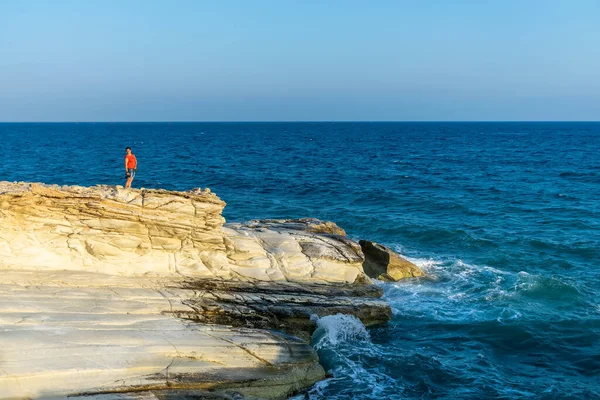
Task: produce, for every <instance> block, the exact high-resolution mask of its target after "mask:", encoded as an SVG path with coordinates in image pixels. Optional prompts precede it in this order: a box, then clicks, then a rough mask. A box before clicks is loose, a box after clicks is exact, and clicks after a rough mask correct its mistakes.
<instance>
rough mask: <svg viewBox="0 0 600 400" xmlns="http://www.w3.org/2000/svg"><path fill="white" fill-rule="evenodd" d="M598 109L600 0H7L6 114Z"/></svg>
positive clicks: (2, 72) (452, 113) (591, 116)
mask: <svg viewBox="0 0 600 400" xmlns="http://www.w3.org/2000/svg"><path fill="white" fill-rule="evenodd" d="M380 120H381V121H454V120H461V121H487V120H494V121H503V120H510V121H527V120H534V121H541V120H550V121H552V120H563V121H570V120H596V121H597V120H600V1H599V0H572V1H566V0H518V1H517V0H502V1H491V0H490V1H488V0H471V1H467V0H453V1H447V0H438V1H430V0H422V1H404V0H389V1H388V0H364V1H354V0H295V1H294V0H272V1H267V0H251V1H250V0H238V1H234V0H214V1H208V0H207V1H204V0H192V1H186V0H177V1H166V0H163V1H153V0H139V1H138V0H123V1H120V0H112V1H111V0H86V1H79V0H73V1H64V0H52V1H46V0H43V1H34V0H16V1H13V0H0V121H8V122H10V121H27V122H29V121H49V122H53V121H380Z"/></svg>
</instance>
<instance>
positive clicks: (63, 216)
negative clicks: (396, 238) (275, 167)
mask: <svg viewBox="0 0 600 400" xmlns="http://www.w3.org/2000/svg"><path fill="white" fill-rule="evenodd" d="M224 206H225V203H224V202H223V201H221V200H220V199H219V198H218V197H217V196H216V195H214V194H212V193H211V192H210V191H208V190H204V191H201V190H194V191H190V192H170V191H164V190H135V189H134V190H124V189H122V188H120V187H116V188H115V187H108V186H98V187H91V188H87V187H70V186H65V187H60V186H50V185H42V184H29V183H6V182H3V183H0V343H1V346H0V399H6V398H15V397H16V398H20V397H31V398H38V397H52V396H55V397H56V396H59V397H60V396H67V395H69V396H71V395H73V396H83V395H87V394H95V395H100V394H102V393H121V394H120V395H119V396H125V397H123V398H137V397H139V396H137V395H135V393H150V394H151V395H152V396H153V397H152V398H154V397H156V398H163V397H165V396H167V394H168V393H181V394H182V395H186V396H187V395H189V396H191V397H194V396H196V397H197V396H199V395H200V393H208V392H207V391H209V392H210V393H211V394H210V395H211V396H216V398H227V397H228V396H229V397H231V398H237V397H239V396H245V397H247V398H254V397H258V398H268V399H279V398H286V397H287V396H288V395H290V394H292V393H295V392H297V391H299V390H302V389H305V388H307V387H309V386H310V385H312V384H313V383H314V382H316V381H318V380H319V379H322V378H323V377H324V371H323V368H322V367H321V366H320V365H319V363H318V357H317V356H316V353H315V352H314V350H313V349H312V348H311V347H310V346H309V345H308V344H307V342H306V341H308V340H309V338H310V335H311V333H312V331H313V330H314V328H315V322H314V317H315V316H316V317H319V316H325V315H331V314H336V313H344V314H352V315H355V316H357V317H358V318H360V319H361V320H362V321H363V323H365V324H366V325H372V324H377V323H382V322H385V321H387V320H388V319H389V317H390V308H389V306H388V305H387V304H386V303H385V302H384V301H382V300H381V299H380V298H379V297H380V296H381V291H380V289H378V288H376V287H375V286H373V285H371V284H370V280H369V278H368V277H367V276H366V275H365V274H364V272H363V263H364V261H365V259H364V256H363V252H362V249H361V247H360V246H359V245H358V244H357V243H356V242H354V241H352V240H349V239H348V238H346V237H345V235H344V232H343V230H341V229H340V228H339V227H337V225H335V224H333V223H329V222H321V221H318V220H313V219H304V220H293V221H290V220H264V221H250V222H248V223H238V224H225V220H224V219H223V217H222V215H221V212H222V210H223V207H224ZM274 330H276V331H274ZM281 331H284V332H287V333H289V334H292V335H294V336H290V335H287V334H286V333H283V332H281ZM295 336H299V337H301V338H303V339H305V340H306V341H302V340H300V339H298V338H296V337H295ZM125 393H129V394H130V395H129V394H128V395H126V394H125ZM127 396H130V397H127ZM131 396H133V397H131ZM161 396H162V397H161ZM232 396H233V397H232ZM165 398H166V397H165Z"/></svg>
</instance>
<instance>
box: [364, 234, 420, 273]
mask: <svg viewBox="0 0 600 400" xmlns="http://www.w3.org/2000/svg"><path fill="white" fill-rule="evenodd" d="M358 243H359V244H360V247H361V248H362V251H363V254H364V255H365V261H364V263H363V269H364V271H365V274H367V275H368V276H369V277H371V278H374V279H380V280H384V281H398V280H400V279H405V278H415V277H418V276H425V273H424V272H423V271H422V270H421V269H420V268H419V267H417V266H416V265H415V264H413V263H411V262H410V261H408V260H407V259H405V258H404V257H401V256H400V255H398V254H397V253H395V252H394V251H392V250H390V249H388V248H387V247H385V246H382V245H380V244H378V243H375V242H370V241H368V240H360V241H359V242H358Z"/></svg>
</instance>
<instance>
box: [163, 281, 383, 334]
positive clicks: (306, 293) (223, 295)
mask: <svg viewBox="0 0 600 400" xmlns="http://www.w3.org/2000/svg"><path fill="white" fill-rule="evenodd" d="M180 288H184V289H192V290H193V293H195V296H194V297H192V298H189V299H188V300H186V301H185V303H186V304H187V305H188V306H190V307H191V308H192V309H194V310H196V312H192V313H190V312H182V311H176V312H174V313H175V314H177V316H178V317H180V318H185V319H190V320H194V321H197V322H202V323H210V324H224V325H231V326H235V327H246V328H260V329H276V330H281V331H284V332H287V333H289V334H292V335H296V336H298V337H300V338H302V339H305V340H306V341H308V342H310V338H311V336H312V333H313V332H314V330H315V329H316V322H315V321H314V319H313V318H311V317H312V316H313V315H318V316H319V317H323V316H327V315H335V314H338V313H341V314H349V315H354V316H355V317H357V318H358V319H360V320H361V321H362V323H363V324H365V325H366V326H370V325H376V324H381V323H385V322H387V321H388V320H389V319H390V317H391V309H390V307H389V305H388V304H387V303H386V302H385V301H383V300H381V299H379V297H381V295H382V294H383V290H382V289H381V288H378V287H377V286H374V285H319V284H310V283H307V284H298V283H289V282H285V283H284V282H282V283H272V282H271V283H269V282H231V281H215V280H194V281H187V282H185V283H184V285H183V286H182V287H180Z"/></svg>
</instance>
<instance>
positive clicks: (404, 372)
mask: <svg viewBox="0 0 600 400" xmlns="http://www.w3.org/2000/svg"><path fill="white" fill-rule="evenodd" d="M125 146H131V147H132V148H133V151H134V153H135V154H136V156H137V158H138V160H139V169H138V175H137V176H136V180H135V181H134V186H137V187H140V186H142V187H147V188H157V187H162V188H168V189H178V190H187V189H190V188H194V187H210V188H211V189H212V190H213V191H214V192H216V193H217V194H218V195H219V196H220V197H221V198H222V199H223V200H225V201H226V202H227V204H228V205H227V207H226V209H225V217H226V219H227V220H228V221H238V220H247V219H253V218H297V217H316V218H321V219H325V220H333V221H335V222H337V223H338V224H339V225H340V226H342V227H343V228H344V229H346V231H347V232H348V234H349V236H351V237H353V238H356V239H358V238H366V239H370V240H375V241H378V242H380V243H382V244H385V245H387V246H390V247H392V248H394V249H395V250H397V251H399V252H400V253H402V254H404V255H405V256H407V257H409V258H410V259H412V260H413V261H414V262H415V263H417V264H419V265H420V266H422V267H423V268H424V269H425V270H426V271H427V272H428V273H429V275H430V276H431V279H421V280H411V281H404V282H400V283H378V284H379V285H381V286H382V287H383V289H384V291H385V298H386V299H387V301H388V302H389V303H390V305H391V306H392V309H393V319H392V321H391V322H390V323H389V324H387V325H385V326H381V327H377V328H371V329H365V328H364V327H363V326H362V325H361V324H360V322H358V321H357V320H356V319H354V318H352V317H347V316H331V317H324V318H321V319H320V320H319V321H318V323H319V329H318V330H317V332H316V333H315V335H314V337H313V342H314V346H315V348H316V349H317V351H318V352H319V355H320V357H321V360H322V362H323V364H324V365H325V366H326V368H327V369H328V370H329V371H330V372H331V374H332V378H330V379H328V380H326V381H323V382H321V383H319V384H317V385H316V386H315V387H314V388H313V389H312V390H311V391H310V392H309V393H308V394H305V395H303V396H302V397H301V398H310V399H416V398H419V399H423V398H425V399H441V398H446V399H452V398H461V399H482V398H507V399H508V398H531V399H591V398H600V294H599V291H600V200H599V199H600V123H131V124H117V123H102V124H100V123H96V124H87V123H86V124H81V123H80V124H0V157H1V158H0V180H8V181H42V182H46V183H57V184H79V185H93V184H111V185H114V184H123V182H124V176H123V175H124V174H123V156H124V148H125Z"/></svg>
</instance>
